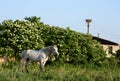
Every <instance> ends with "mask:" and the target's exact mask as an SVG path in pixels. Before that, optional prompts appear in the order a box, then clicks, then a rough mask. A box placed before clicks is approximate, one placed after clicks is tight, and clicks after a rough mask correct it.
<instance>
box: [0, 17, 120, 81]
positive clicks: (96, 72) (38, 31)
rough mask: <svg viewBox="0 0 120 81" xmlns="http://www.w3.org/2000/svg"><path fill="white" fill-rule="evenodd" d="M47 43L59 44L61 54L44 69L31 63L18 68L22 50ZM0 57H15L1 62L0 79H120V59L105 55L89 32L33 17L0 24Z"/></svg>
mask: <svg viewBox="0 0 120 81" xmlns="http://www.w3.org/2000/svg"><path fill="white" fill-rule="evenodd" d="M50 45H57V46H58V51H59V53H60V56H59V58H57V59H56V60H55V61H54V62H52V61H51V60H49V62H47V65H46V66H45V68H46V70H45V72H41V71H40V70H39V66H38V65H37V64H34V63H33V64H31V63H30V66H29V71H30V73H26V72H24V73H23V72H21V71H20V69H21V68H20V66H19V64H20V63H19V61H20V56H21V51H22V50H25V49H41V48H42V47H45V46H50ZM117 56H118V57H119V56H120V52H119V51H117ZM0 57H5V58H9V57H15V58H16V61H15V62H12V61H8V62H6V63H3V64H1V65H0V81H120V69H119V62H118V61H117V60H116V59H115V58H109V59H108V58H105V52H104V51H103V48H102V47H101V46H100V44H99V43H98V42H97V41H95V40H93V39H92V36H91V35H86V34H82V33H79V32H76V31H73V30H70V28H69V27H67V28H66V29H64V28H60V27H57V26H50V25H47V24H44V23H43V22H41V21H40V17H36V16H32V17H26V18H25V19H24V20H15V21H13V20H5V21H3V22H2V23H0ZM118 57H117V58H118Z"/></svg>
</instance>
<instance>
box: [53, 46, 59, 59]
mask: <svg viewBox="0 0 120 81" xmlns="http://www.w3.org/2000/svg"><path fill="white" fill-rule="evenodd" d="M52 53H53V55H54V56H57V57H58V56H59V53H58V48H57V46H56V45H54V46H52Z"/></svg>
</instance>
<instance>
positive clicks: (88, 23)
mask: <svg viewBox="0 0 120 81" xmlns="http://www.w3.org/2000/svg"><path fill="white" fill-rule="evenodd" d="M85 21H86V23H87V34H89V33H90V29H89V27H90V23H91V22H92V19H86V20H85Z"/></svg>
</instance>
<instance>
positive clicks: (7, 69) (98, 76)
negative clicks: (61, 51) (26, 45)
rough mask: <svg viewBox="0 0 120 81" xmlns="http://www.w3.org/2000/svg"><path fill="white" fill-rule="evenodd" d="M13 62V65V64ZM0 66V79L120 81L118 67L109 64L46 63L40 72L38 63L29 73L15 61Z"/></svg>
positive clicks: (16, 80)
mask: <svg viewBox="0 0 120 81" xmlns="http://www.w3.org/2000/svg"><path fill="white" fill-rule="evenodd" d="M13 64H14V65H13ZM13 64H10V65H11V66H12V67H11V66H10V65H4V64H3V65H1V66H0V81H120V68H119V67H113V66H111V65H104V66H101V67H98V66H95V65H93V64H89V65H84V66H83V65H72V64H63V65H59V64H58V63H57V62H54V63H51V64H50V65H48V64H47V65H46V70H45V71H44V72H41V71H40V70H39V65H38V64H31V63H30V66H29V71H30V73H27V72H24V73H23V72H21V71H20V68H19V66H18V64H17V63H13Z"/></svg>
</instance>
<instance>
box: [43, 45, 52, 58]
mask: <svg viewBox="0 0 120 81" xmlns="http://www.w3.org/2000/svg"><path fill="white" fill-rule="evenodd" d="M44 52H45V53H46V55H48V56H49V55H50V54H51V53H52V49H51V46H49V47H46V48H45V49H44Z"/></svg>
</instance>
